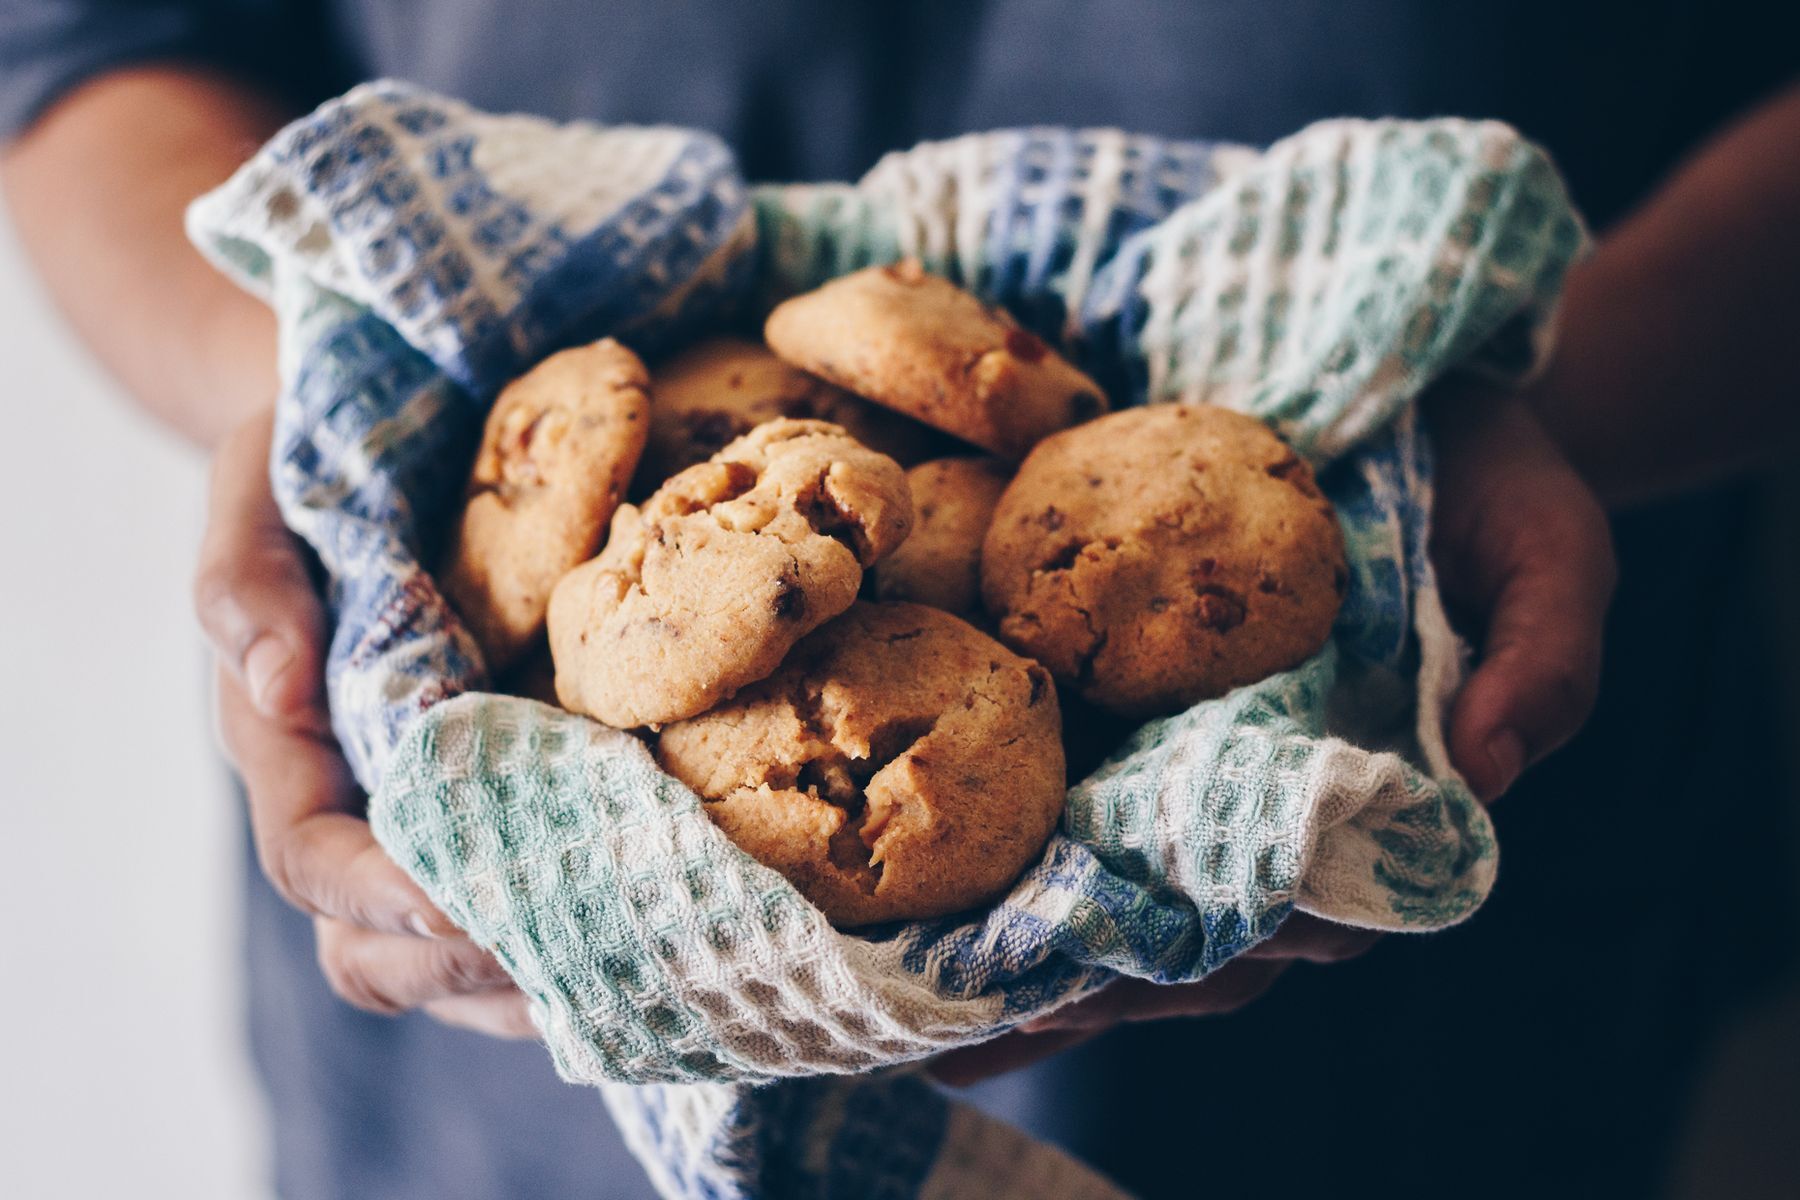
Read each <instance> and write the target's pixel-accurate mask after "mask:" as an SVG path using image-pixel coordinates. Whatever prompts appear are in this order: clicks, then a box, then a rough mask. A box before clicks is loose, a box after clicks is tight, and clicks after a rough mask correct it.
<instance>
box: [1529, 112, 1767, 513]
mask: <svg viewBox="0 0 1800 1200" xmlns="http://www.w3.org/2000/svg"><path fill="white" fill-rule="evenodd" d="M1797 217H1800V88H1794V89H1790V90H1789V91H1787V92H1786V93H1784V94H1783V95H1781V96H1779V97H1777V98H1776V99H1774V100H1773V101H1771V102H1770V103H1768V104H1766V105H1764V106H1763V107H1762V108H1761V109H1759V110H1758V111H1756V112H1755V113H1753V114H1752V115H1751V116H1750V117H1748V118H1747V119H1746V120H1744V121H1742V122H1741V123H1739V124H1738V125H1736V126H1735V127H1733V128H1732V129H1730V130H1728V131H1727V132H1726V133H1724V134H1723V135H1721V136H1720V137H1719V138H1717V139H1716V140H1715V141H1713V142H1712V143H1711V144H1710V145H1708V146H1707V147H1705V148H1704V149H1703V150H1702V151H1701V152H1700V153H1699V154H1698V155H1697V156H1696V157H1694V158H1693V159H1692V160H1691V161H1689V162H1688V163H1687V164H1685V165H1684V166H1683V167H1682V168H1681V169H1680V170H1679V171H1678V172H1677V173H1676V174H1675V175H1674V176H1673V177H1672V178H1671V179H1670V180H1669V182H1668V183H1667V184H1666V185H1664V186H1663V187H1662V188H1661V189H1660V190H1659V191H1658V192H1657V193H1656V194H1655V195H1654V196H1653V197H1652V198H1651V199H1650V201H1649V202H1648V203H1646V204H1645V205H1644V206H1643V207H1642V208H1641V209H1639V210H1638V211H1637V212H1636V213H1635V214H1634V215H1633V216H1631V217H1630V218H1629V219H1628V220H1626V221H1625V222H1624V223H1623V224H1621V225H1620V226H1619V227H1618V228H1617V229H1616V230H1614V231H1613V232H1612V233H1611V234H1609V235H1608V236H1606V237H1605V238H1604V239H1603V240H1602V242H1601V244H1600V247H1599V249H1598V251H1597V252H1596V253H1595V255H1594V256H1593V257H1592V258H1591V259H1590V260H1588V261H1587V262H1585V263H1583V264H1582V265H1581V266H1579V267H1577V268H1576V270H1575V271H1574V272H1573V273H1572V274H1571V277H1570V281H1569V288H1568V294H1567V301H1566V304H1565V309H1564V326H1563V331H1562V335H1561V338H1560V342H1559V346H1558V350H1557V355H1556V358H1555V361H1554V362H1553V363H1552V365H1551V367H1550V370H1549V371H1548V372H1547V373H1546V375H1545V376H1544V378H1543V379H1542V380H1540V381H1539V382H1538V383H1537V384H1536V385H1534V387H1533V388H1532V389H1531V392H1530V397H1531V399H1532V400H1533V402H1534V403H1535V405H1536V407H1537V408H1538V410H1539V412H1540V413H1541V415H1542V416H1543V418H1544V421H1545V423H1546V424H1547V425H1548V426H1549V427H1550V429H1551V431H1552V433H1553V434H1555V435H1556V437H1557V438H1558V440H1559V441H1560V442H1561V443H1562V444H1563V446H1564V447H1565V448H1566V450H1567V451H1568V453H1569V455H1570V457H1571V458H1572V459H1573V460H1574V462H1575V464H1576V465H1577V466H1578V467H1579V468H1580V469H1581V471H1582V473H1583V474H1584V475H1585V476H1586V477H1587V479H1588V480H1589V482H1590V483H1592V484H1593V486H1594V487H1595V489H1596V490H1597V491H1598V492H1599V493H1600V494H1601V496H1602V497H1603V498H1604V499H1605V500H1606V501H1607V502H1608V503H1609V504H1613V505H1620V504H1630V503H1633V502H1636V501H1640V500H1646V499H1651V498H1654V497H1656V496H1658V495H1662V494H1667V493H1671V492H1675V491H1679V490H1682V489H1684V488H1688V487H1693V486H1699V485H1703V484H1706V483H1710V482H1713V481H1715V480H1717V479H1720V478H1723V477H1725V476H1728V475H1730V474H1732V473H1734V472H1737V471H1741V470H1745V469H1750V468H1754V467H1757V466H1761V465H1765V464H1768V463H1772V462H1775V461H1778V460H1779V459H1780V458H1781V457H1783V456H1786V455H1792V454H1793V453H1795V451H1796V450H1797V449H1800V358H1796V356H1795V339H1796V337H1797V336H1800V220H1797V219H1796V218H1797Z"/></svg>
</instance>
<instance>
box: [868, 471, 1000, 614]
mask: <svg viewBox="0 0 1800 1200" xmlns="http://www.w3.org/2000/svg"><path fill="white" fill-rule="evenodd" d="M1010 478H1012V469H1011V468H1010V467H1007V466H1005V465H1004V464H1002V463H999V462H996V461H995V460H994V459H991V458H940V459H936V460H934V461H932V462H928V463H920V464H919V465H918V466H916V467H914V468H913V469H912V470H910V471H908V472H907V473H906V483H907V486H908V487H909V488H911V489H912V501H913V531H912V533H911V534H910V535H909V536H908V537H907V539H906V540H905V541H904V542H902V543H900V547H899V549H897V550H895V551H894V552H893V553H892V554H890V555H888V556H887V558H885V559H884V560H882V563H881V565H880V566H879V567H876V568H875V596H876V598H877V599H880V600H914V601H917V602H918V603H920V604H929V605H931V606H932V607H933V608H941V609H943V610H944V611H945V612H951V613H955V614H956V615H957V616H959V617H965V618H979V617H980V616H981V540H982V538H984V537H986V536H987V530H988V524H989V522H991V521H992V520H993V519H994V506H995V505H997V504H999V503H1000V493H1001V492H1003V491H1005V490H1006V481H1007V480H1008V479H1010Z"/></svg>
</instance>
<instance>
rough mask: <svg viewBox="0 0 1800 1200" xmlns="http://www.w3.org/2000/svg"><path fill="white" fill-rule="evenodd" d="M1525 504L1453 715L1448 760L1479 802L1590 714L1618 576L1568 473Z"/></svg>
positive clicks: (1596, 518) (1601, 520)
mask: <svg viewBox="0 0 1800 1200" xmlns="http://www.w3.org/2000/svg"><path fill="white" fill-rule="evenodd" d="M1567 482H1568V484H1569V485H1570V486H1568V487H1566V488H1563V487H1557V488H1553V489H1549V490H1547V491H1544V492H1540V493H1539V494H1538V496H1537V497H1536V498H1535V502H1521V503H1519V505H1518V507H1517V509H1516V510H1515V515H1514V517H1513V519H1512V520H1511V521H1510V522H1506V524H1507V525H1509V526H1510V529H1509V530H1508V531H1507V532H1506V533H1505V534H1504V535H1502V536H1501V537H1500V538H1499V545H1498V546H1497V547H1495V548H1494V553H1492V555H1491V556H1490V557H1489V562H1488V567H1489V570H1488V572H1486V573H1487V574H1488V575H1489V580H1488V584H1489V586H1488V587H1487V588H1484V589H1483V590H1486V591H1488V593H1489V596H1490V597H1491V601H1490V604H1489V609H1488V619H1487V623H1486V633H1485V636H1484V638H1483V645H1482V653H1481V658H1480V662H1479V665H1478V666H1477V668H1476V670H1475V673H1474V674H1473V675H1472V676H1470V678H1469V681H1468V683H1467V684H1466V685H1465V686H1464V687H1463V690H1462V693H1461V694H1460V695H1459V696H1458V697H1457V700H1456V704H1455V707H1454V709H1453V710H1452V712H1451V718H1450V754H1451V758H1452V759H1453V760H1454V761H1455V763H1456V765H1457V768H1458V769H1459V770H1461V771H1462V773H1463V774H1464V776H1465V777H1466V778H1467V779H1468V780H1469V783H1470V785H1471V786H1472V787H1473V788H1474V789H1475V791H1476V793H1477V795H1479V796H1480V797H1481V798H1482V799H1483V800H1484V801H1491V800H1493V799H1495V798H1496V797H1498V796H1499V795H1500V794H1501V793H1502V792H1504V791H1505V790H1506V789H1507V788H1508V787H1510V786H1512V783H1513V781H1514V780H1515V779H1517V778H1518V776H1519V774H1520V773H1521V772H1522V771H1523V770H1524V769H1525V768H1526V767H1528V766H1530V765H1531V764H1532V763H1534V762H1536V761H1537V760H1538V759H1540V758H1542V757H1544V756H1545V755H1546V754H1549V753H1550V752H1551V751H1552V750H1555V749H1556V748H1557V747H1558V746H1561V745H1562V744H1563V743H1564V742H1566V741H1568V740H1569V738H1571V737H1573V736H1574V734H1575V732H1576V730H1578V729H1580V728H1581V725H1582V723H1583V722H1584V721H1586V720H1587V717H1588V713H1589V712H1590V711H1591V710H1592V709H1593V706H1594V699H1595V695H1596V693H1597V691H1598V689H1599V684H1600V647H1601V642H1602V638H1603V633H1604V624H1605V620H1606V609H1607V605H1608V603H1609V602H1610V601H1611V598H1612V589H1613V584H1614V578H1615V568H1614V565H1613V555H1612V542H1611V537H1610V534H1609V532H1608V530H1607V526H1606V519H1605V517H1604V515H1603V514H1602V513H1601V512H1600V509H1599V506H1598V504H1597V503H1595V502H1594V500H1593V499H1592V497H1591V496H1589V494H1588V493H1587V491H1586V489H1585V488H1583V487H1581V485H1580V484H1579V482H1578V481H1577V480H1576V479H1575V478H1574V476H1573V474H1572V473H1571V475H1570V477H1569V479H1568V481H1567Z"/></svg>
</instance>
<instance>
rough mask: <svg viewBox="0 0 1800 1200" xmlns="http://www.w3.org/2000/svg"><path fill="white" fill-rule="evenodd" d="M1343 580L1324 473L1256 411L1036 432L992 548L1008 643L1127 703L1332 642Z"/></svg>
mask: <svg viewBox="0 0 1800 1200" xmlns="http://www.w3.org/2000/svg"><path fill="white" fill-rule="evenodd" d="M1346 579H1347V576H1346V572H1345V568H1344V540H1343V534H1342V532H1341V531H1340V530H1339V528H1338V522H1337V514H1336V513H1335V511H1334V510H1333V509H1332V507H1331V503H1330V502H1329V501H1328V500H1326V499H1325V497H1324V496H1323V494H1321V493H1320V491H1319V488H1318V485H1317V484H1316V483H1314V481H1313V473H1312V470H1311V468H1309V467H1308V466H1307V465H1306V464H1305V463H1304V462H1302V461H1301V460H1300V459H1299V458H1298V457H1297V456H1296V455H1295V454H1294V452H1293V450H1291V449H1290V448H1289V447H1288V446H1287V444H1286V443H1285V442H1283V441H1282V440H1281V439H1280V438H1278V437H1276V436H1275V434H1274V433H1272V432H1271V431H1270V430H1269V429H1268V427H1267V426H1265V425H1264V424H1263V423H1262V422H1260V421H1258V420H1256V419H1255V418H1253V417H1247V416H1243V415H1242V414H1240V413H1235V412H1230V411H1228V410H1226V409H1222V408H1216V407H1212V406H1210V405H1176V404H1159V405H1153V406H1150V407H1148V408H1136V409H1129V410H1127V411H1125V412H1120V413H1114V414H1113V415H1111V416H1109V417H1103V418H1102V419H1100V420H1098V421H1094V422H1092V423H1090V424H1087V425H1083V426H1080V427H1078V428H1075V429H1071V430H1068V431H1067V432H1065V433H1060V434H1057V435H1056V436H1054V437H1051V438H1047V439H1045V440H1044V441H1043V442H1041V443H1039V445H1038V448H1037V449H1036V450H1034V451H1032V453H1031V456H1030V457H1029V458H1027V459H1026V460H1025V462H1024V464H1023V465H1022V466H1020V468H1019V473H1018V475H1017V476H1016V477H1015V478H1014V479H1013V482H1012V483H1011V484H1010V485H1009V486H1008V487H1007V489H1006V494H1005V495H1003V496H1002V497H1001V498H1000V506H999V508H998V509H996V510H995V513H994V521H993V525H992V526H991V527H990V528H989V530H988V535H987V540H986V542H985V543H983V546H982V559H981V585H982V597H983V599H984V600H985V602H986V604H987V607H988V611H989V612H990V613H991V614H993V616H994V617H995V618H996V619H997V620H998V621H999V623H1000V624H999V629H1000V638H1001V640H1002V641H1004V642H1006V643H1007V644H1008V645H1010V646H1012V647H1014V648H1015V649H1017V650H1018V651H1019V652H1020V653H1023V654H1029V655H1031V656H1032V657H1033V658H1036V659H1037V660H1038V661H1040V662H1042V663H1043V664H1044V665H1045V666H1047V667H1049V668H1050V670H1051V671H1053V672H1055V674H1056V675H1057V677H1058V678H1059V679H1064V680H1067V681H1069V682H1070V683H1071V684H1073V685H1074V687H1075V688H1076V690H1077V691H1079V692H1080V693H1081V694H1082V695H1083V696H1084V697H1086V698H1087V699H1089V700H1092V701H1094V702H1095V703H1097V704H1101V705H1104V706H1105V707H1107V708H1110V709H1112V710H1114V711H1115V712H1119V713H1123V714H1126V715H1129V716H1149V715H1152V714H1156V713H1167V712H1174V711H1177V710H1179V709H1182V708H1186V707H1187V706H1188V705H1191V704H1193V703H1195V702H1197V701H1200V700H1204V699H1207V698H1209V697H1212V696H1219V695H1223V694H1224V693H1225V692H1227V691H1229V690H1230V689H1232V688H1234V687H1237V686H1239V685H1241V684H1246V683H1252V682H1254V681H1256V680H1258V679H1262V678H1264V677H1265V676H1268V675H1271V674H1273V673H1275V672H1276V671H1281V670H1285V669H1287V668H1289V667H1293V666H1296V665H1298V664H1299V663H1300V662H1302V661H1303V660H1305V659H1306V658H1307V657H1309V656H1310V655H1312V654H1313V653H1314V652H1315V651H1317V650H1318V649H1319V647H1320V646H1322V645H1324V643H1325V640H1326V638H1327V637H1329V636H1330V634H1331V624H1332V621H1333V620H1334V619H1335V617H1336V616H1337V610H1338V604H1339V602H1340V600H1341V599H1342V597H1343V590H1344V586H1345V582H1346Z"/></svg>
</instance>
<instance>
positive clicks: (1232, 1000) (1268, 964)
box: [927, 913, 1381, 1087]
mask: <svg viewBox="0 0 1800 1200" xmlns="http://www.w3.org/2000/svg"><path fill="white" fill-rule="evenodd" d="M1380 936H1381V935H1380V934H1378V933H1376V932H1374V931H1373V930H1368V929H1352V928H1350V927H1349V926H1346V925H1338V924H1335V923H1334V922H1331V921H1326V920H1323V919H1322V918H1319V917H1314V916H1310V915H1308V914H1306V913H1295V914H1294V915H1293V916H1291V917H1289V918H1288V919H1287V920H1286V921H1284V922H1283V923H1282V926H1281V928H1280V930H1278V931H1277V932H1276V933H1275V935H1274V936H1273V937H1271V938H1269V939H1268V940H1267V941H1264V942H1263V943H1261V944H1260V945H1258V946H1256V947H1255V948H1254V949H1251V950H1249V951H1247V952H1245V953H1244V954H1243V955H1241V956H1239V957H1238V958H1236V959H1233V960H1232V961H1231V962H1229V963H1227V964H1225V966H1223V967H1221V968H1219V969H1218V970H1217V971H1215V972H1213V973H1212V974H1211V975H1209V976H1207V977H1206V978H1205V979H1202V980H1200V981H1199V982H1197V983H1185V984H1158V983H1151V982H1150V981H1148V980H1144V979H1120V980H1117V981H1115V982H1113V983H1110V984H1108V985H1107V986H1106V987H1104V988H1102V989H1101V990H1100V991H1098V992H1096V993H1094V994H1093V995H1092V996H1089V997H1087V998H1085V999H1083V1000H1079V1001H1077V1002H1076V1003H1074V1004H1071V1005H1069V1006H1068V1007H1067V1008H1062V1009H1058V1010H1057V1011H1056V1012H1053V1013H1048V1014H1046V1015H1044V1016H1042V1017H1038V1018H1037V1019H1035V1020H1033V1021H1028V1022H1026V1023H1025V1024H1024V1025H1021V1026H1020V1027H1019V1028H1018V1029H1016V1030H1014V1031H1013V1032H1011V1033H1008V1034H1004V1035H1002V1036H1000V1037H997V1038H995V1039H994V1040H993V1041H991V1042H983V1043H982V1044H981V1045H979V1046H966V1047H964V1048H962V1049H960V1050H952V1051H950V1052H949V1053H947V1054H943V1055H940V1056H939V1057H937V1058H936V1059H934V1060H932V1063H931V1066H930V1067H929V1068H927V1070H928V1072H929V1073H930V1074H931V1075H932V1077H933V1078H935V1079H937V1080H938V1081H940V1082H942V1083H946V1084H948V1085H950V1086H951V1087H967V1086H969V1085H970V1084H973V1083H979V1082H980V1081H981V1080H983V1079H987V1078H990V1077H992V1076H995V1075H1003V1074H1005V1073H1006V1072H1008V1071H1016V1070H1018V1069H1019V1068H1021V1067H1026V1066H1029V1065H1031V1064H1032V1063H1034V1062H1037V1061H1039V1060H1040V1059H1045V1058H1048V1057H1050V1056H1051V1055H1053V1054H1059V1053H1061V1052H1062V1051H1064V1050H1066V1049H1068V1048H1069V1047H1070V1046H1074V1045H1078V1044H1080V1043H1081V1042H1084V1041H1086V1040H1088V1039H1089V1038H1091V1037H1093V1036H1095V1035H1096V1034H1098V1033H1101V1032H1103V1031H1104V1030H1106V1029H1110V1028H1111V1027H1112V1026H1114V1025H1116V1024H1118V1023H1119V1022H1121V1021H1160V1020H1163V1019H1165V1018H1169V1017H1204V1016H1217V1015H1220V1014H1223V1013H1228V1012H1233V1011H1235V1010H1237V1009H1240V1008H1242V1007H1244V1006H1245V1005H1247V1004H1249V1003H1250V1002H1251V1001H1253V1000H1255V999H1257V998H1258V997H1260V996H1261V995H1262V994H1263V993H1264V992H1266V991H1268V990H1269V989H1270V988H1271V987H1273V986H1274V985H1275V981H1276V980H1277V979H1279V978H1280V977H1281V974H1282V972H1284V971H1286V970H1287V968H1288V967H1290V966H1292V965H1293V964H1294V963H1296V962H1313V963H1334V962H1345V961H1347V960H1349V959H1352V958H1356V957H1357V956H1358V955H1361V954H1363V953H1364V952H1365V951H1367V950H1368V949H1369V947H1370V946H1373V945H1374V944H1375V943H1376V942H1377V941H1379V940H1380Z"/></svg>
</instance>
